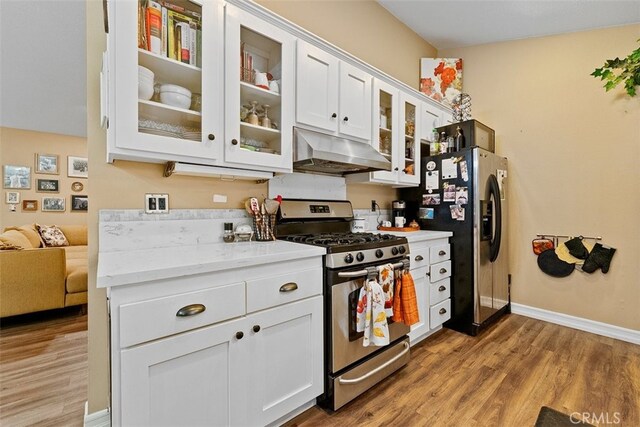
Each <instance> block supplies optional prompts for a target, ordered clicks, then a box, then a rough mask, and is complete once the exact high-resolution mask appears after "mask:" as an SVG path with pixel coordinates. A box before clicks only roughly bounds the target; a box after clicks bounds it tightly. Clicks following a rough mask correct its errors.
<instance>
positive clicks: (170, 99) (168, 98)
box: [160, 92, 191, 109]
mask: <svg viewBox="0 0 640 427" xmlns="http://www.w3.org/2000/svg"><path fill="white" fill-rule="evenodd" d="M160 102H162V103H163V104H167V105H171V106H172V107H178V108H184V109H187V108H189V106H191V94H189V96H186V95H184V94H182V93H178V92H160Z"/></svg>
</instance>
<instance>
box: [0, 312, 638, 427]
mask: <svg viewBox="0 0 640 427" xmlns="http://www.w3.org/2000/svg"><path fill="white" fill-rule="evenodd" d="M1 326H2V327H1V330H0V425H1V426H26V425H38V426H56V427H57V426H80V425H82V422H83V412H84V402H85V401H86V399H87V316H86V315H84V316H82V315H78V314H77V312H72V313H69V312H66V313H64V312H63V313H61V314H59V315H57V316H53V317H52V318H49V319H47V320H39V321H28V320H27V321H24V322H22V321H19V322H6V321H4V320H3V321H2V325H1ZM411 351H412V354H411V361H410V362H409V364H408V365H407V366H406V367H404V368H403V369H401V370H400V371H398V372H396V374H395V375H393V376H392V377H389V378H387V379H386V380H384V381H383V382H381V383H379V384H377V385H376V386H374V387H373V388H372V389H371V390H369V391H368V392H366V393H365V394H363V395H361V396H360V397H359V398H357V399H356V400H355V401H353V402H351V403H349V404H348V405H346V406H345V407H343V408H342V409H341V410H340V411H338V412H336V413H333V414H329V413H327V412H325V411H324V410H322V409H320V408H318V407H314V408H311V409H310V410H308V411H306V412H304V413H303V414H301V415H300V416H298V417H296V418H295V419H293V420H292V421H290V422H289V423H287V425H288V426H341V427H347V426H382V425H385V426H387V425H388V426H435V427H439V426H463V427H467V426H470V427H471V426H505V427H511V426H518V427H519V426H529V427H533V425H534V423H535V420H536V418H537V415H538V411H539V410H540V407H541V406H550V407H552V408H554V409H556V410H559V411H561V412H564V413H566V414H571V413H573V412H580V413H582V412H586V413H589V414H594V415H591V417H592V419H591V420H590V421H592V424H599V423H598V422H593V417H594V416H596V417H600V418H599V419H600V420H601V422H600V424H601V425H604V424H605V423H603V422H602V421H603V420H604V419H605V418H602V415H601V414H605V416H607V417H608V420H609V422H610V424H616V423H614V422H613V421H615V420H616V419H619V420H620V423H617V425H622V426H634V427H636V426H640V346H636V345H633V344H629V343H625V342H622V341H617V340H614V339H611V338H605V337H601V336H598V335H592V334H589V333H586V332H581V331H577V330H574V329H569V328H565V327H562V326H558V325H553V324H550V323H546V322H542V321H539V320H534V319H529V318H526V317H521V316H517V315H509V316H507V317H505V318H504V319H503V320H501V321H500V322H499V323H498V324H497V325H495V326H494V327H492V328H491V329H489V330H487V331H486V332H485V333H483V334H482V335H481V336H480V337H475V338H474V337H469V336H466V335H463V334H459V333H457V332H454V331H451V330H443V331H442V332H439V333H438V334H436V335H435V336H432V337H430V338H429V339H428V340H427V341H425V342H422V343H420V344H418V345H416V346H414V347H413V348H412V350H411ZM616 413H617V414H618V418H615V417H616Z"/></svg>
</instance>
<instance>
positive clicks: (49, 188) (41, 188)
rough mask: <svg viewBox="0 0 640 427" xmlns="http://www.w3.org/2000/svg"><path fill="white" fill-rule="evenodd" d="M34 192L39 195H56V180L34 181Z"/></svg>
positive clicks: (57, 187)
mask: <svg viewBox="0 0 640 427" xmlns="http://www.w3.org/2000/svg"><path fill="white" fill-rule="evenodd" d="M36 191H37V192H39V193H58V192H59V191H60V190H59V186H58V180H57V179H38V180H36Z"/></svg>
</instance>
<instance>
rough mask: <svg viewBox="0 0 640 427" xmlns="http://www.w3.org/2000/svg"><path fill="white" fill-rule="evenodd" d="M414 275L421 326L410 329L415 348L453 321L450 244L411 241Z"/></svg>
mask: <svg viewBox="0 0 640 427" xmlns="http://www.w3.org/2000/svg"><path fill="white" fill-rule="evenodd" d="M409 253H410V255H409V256H410V258H411V264H410V265H411V275H412V276H413V282H414V284H415V288H416V298H417V300H418V315H419V318H420V320H419V321H418V323H415V324H413V325H411V332H409V340H410V343H411V345H414V344H416V343H418V342H420V341H422V340H423V339H425V338H426V337H428V336H429V335H431V334H432V333H434V332H436V331H437V330H439V329H441V328H442V323H444V322H445V321H446V320H448V319H449V318H450V317H451V302H450V301H451V300H450V299H449V297H450V292H451V290H450V276H451V261H450V259H449V253H450V252H449V242H448V239H447V238H438V239H433V240H415V239H411V240H410V241H409Z"/></svg>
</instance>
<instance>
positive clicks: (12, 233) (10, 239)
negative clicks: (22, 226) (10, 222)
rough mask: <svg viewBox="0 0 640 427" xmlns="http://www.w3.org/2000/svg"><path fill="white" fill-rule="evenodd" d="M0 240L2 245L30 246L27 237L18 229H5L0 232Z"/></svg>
mask: <svg viewBox="0 0 640 427" xmlns="http://www.w3.org/2000/svg"><path fill="white" fill-rule="evenodd" d="M0 242H2V243H3V244H4V245H13V246H20V247H21V248H32V247H33V246H31V243H30V242H29V239H27V238H26V237H25V236H24V234H22V233H21V232H19V231H18V230H7V231H5V232H4V233H2V234H0Z"/></svg>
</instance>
